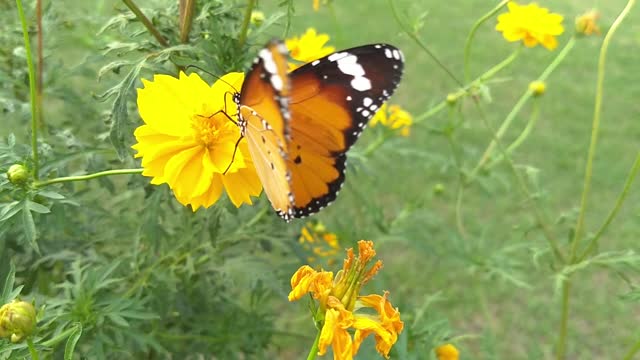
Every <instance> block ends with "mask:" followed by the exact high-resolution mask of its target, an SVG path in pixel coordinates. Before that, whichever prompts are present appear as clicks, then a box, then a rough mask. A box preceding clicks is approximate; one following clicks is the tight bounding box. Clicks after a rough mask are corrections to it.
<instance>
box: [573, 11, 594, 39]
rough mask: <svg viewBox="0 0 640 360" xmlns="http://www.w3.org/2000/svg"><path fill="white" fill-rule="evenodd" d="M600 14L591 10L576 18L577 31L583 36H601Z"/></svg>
mask: <svg viewBox="0 0 640 360" xmlns="http://www.w3.org/2000/svg"><path fill="white" fill-rule="evenodd" d="M599 18H600V13H599V12H598V11H597V10H595V9H592V10H589V11H587V12H586V13H584V14H582V15H580V16H578V17H577V18H576V31H577V32H578V34H582V35H593V34H598V35H600V27H599V26H598V24H597V21H598V19H599Z"/></svg>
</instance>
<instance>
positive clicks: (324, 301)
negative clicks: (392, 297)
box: [289, 240, 404, 360]
mask: <svg viewBox="0 0 640 360" xmlns="http://www.w3.org/2000/svg"><path fill="white" fill-rule="evenodd" d="M375 255H376V252H375V250H374V248H373V242H371V241H365V240H360V241H359V242H358V257H357V258H356V257H355V255H354V252H353V249H348V250H347V258H346V259H345V261H344V265H343V267H342V270H340V271H339V272H338V273H337V275H336V277H335V279H333V273H332V272H327V271H316V270H314V269H312V268H311V267H310V266H308V265H304V266H302V267H301V268H300V269H298V271H296V273H295V274H294V275H293V277H292V278H291V293H289V301H294V300H298V299H300V298H302V297H303V296H304V295H305V294H307V293H310V294H311V296H312V297H313V298H314V299H317V300H318V302H319V307H318V312H319V314H315V317H316V318H318V317H319V318H320V319H322V320H323V325H322V329H321V330H320V337H319V342H318V355H324V354H325V353H326V352H327V349H328V348H329V347H331V348H332V349H333V358H334V360H352V359H353V357H354V356H355V355H356V354H357V352H358V350H359V349H360V345H361V344H362V341H364V339H366V338H367V337H368V336H369V335H374V339H375V342H376V350H377V351H378V352H379V353H380V354H382V355H383V356H384V357H386V358H388V357H389V352H390V351H391V347H392V346H393V345H394V344H395V343H396V341H397V340H398V335H399V334H400V333H401V332H402V329H403V328H404V323H403V322H402V320H400V312H399V311H398V309H397V308H394V307H393V305H391V303H390V302H389V301H388V296H389V293H388V292H386V291H385V292H384V294H383V295H377V294H371V295H365V296H361V295H359V292H360V288H361V287H362V285H364V284H366V283H367V282H368V281H369V280H370V279H371V278H372V277H373V276H374V275H375V274H376V273H377V272H378V271H379V270H380V268H381V267H382V262H381V261H379V260H378V261H376V262H374V263H373V264H372V265H370V263H371V262H372V261H373V258H374V257H375ZM352 333H353V334H352Z"/></svg>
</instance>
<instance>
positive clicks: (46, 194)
mask: <svg viewBox="0 0 640 360" xmlns="http://www.w3.org/2000/svg"><path fill="white" fill-rule="evenodd" d="M38 195H40V196H43V197H46V198H49V199H53V200H62V199H64V195H62V194H59V193H57V192H55V191H50V190H42V191H38Z"/></svg>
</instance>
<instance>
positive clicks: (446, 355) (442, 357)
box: [436, 344, 460, 360]
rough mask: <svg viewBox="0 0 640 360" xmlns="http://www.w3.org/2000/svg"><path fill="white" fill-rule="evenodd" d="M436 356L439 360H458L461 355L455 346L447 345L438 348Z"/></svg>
mask: <svg viewBox="0 0 640 360" xmlns="http://www.w3.org/2000/svg"><path fill="white" fill-rule="evenodd" d="M436 356H437V357H438V360H458V358H459V356H460V353H459V352H458V349H456V347H455V346H453V345H451V344H445V345H442V346H438V347H437V348H436Z"/></svg>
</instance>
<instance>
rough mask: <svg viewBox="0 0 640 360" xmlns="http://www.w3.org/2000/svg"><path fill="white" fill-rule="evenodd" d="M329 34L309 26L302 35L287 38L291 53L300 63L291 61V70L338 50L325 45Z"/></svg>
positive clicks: (286, 41)
mask: <svg viewBox="0 0 640 360" xmlns="http://www.w3.org/2000/svg"><path fill="white" fill-rule="evenodd" d="M327 42H329V35H327V34H318V32H317V31H316V29H314V28H308V29H307V31H306V32H305V33H304V34H303V35H302V36H299V37H298V36H295V37H292V38H289V39H286V40H285V44H286V45H287V49H289V55H290V56H291V58H292V59H294V60H296V61H298V62H299V63H291V62H290V63H289V71H293V70H295V69H297V68H299V67H300V66H301V65H304V64H306V63H308V62H311V61H314V60H317V59H320V58H321V57H324V56H327V55H329V54H331V53H332V52H334V51H336V49H335V48H334V47H333V46H325V45H326V44H327Z"/></svg>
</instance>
